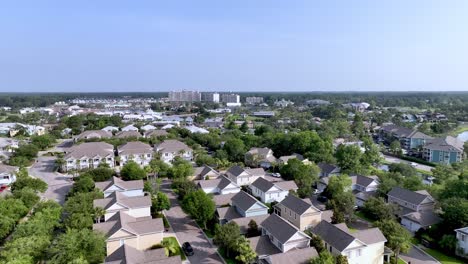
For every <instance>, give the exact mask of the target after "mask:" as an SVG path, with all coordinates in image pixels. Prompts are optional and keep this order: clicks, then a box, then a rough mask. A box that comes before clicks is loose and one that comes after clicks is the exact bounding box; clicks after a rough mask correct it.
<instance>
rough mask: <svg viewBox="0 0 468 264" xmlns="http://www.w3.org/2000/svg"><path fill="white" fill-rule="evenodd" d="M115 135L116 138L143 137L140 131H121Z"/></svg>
mask: <svg viewBox="0 0 468 264" xmlns="http://www.w3.org/2000/svg"><path fill="white" fill-rule="evenodd" d="M115 137H116V138H130V137H136V138H139V137H141V134H140V132H138V131H120V132H118V133H117V134H115Z"/></svg>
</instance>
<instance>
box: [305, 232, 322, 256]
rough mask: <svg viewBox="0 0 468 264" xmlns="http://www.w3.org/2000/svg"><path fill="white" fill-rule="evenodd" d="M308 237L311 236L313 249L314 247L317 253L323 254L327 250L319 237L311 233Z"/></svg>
mask: <svg viewBox="0 0 468 264" xmlns="http://www.w3.org/2000/svg"><path fill="white" fill-rule="evenodd" d="M308 235H309V236H310V246H311V247H314V248H315V249H316V250H317V252H322V251H323V250H326V249H325V245H324V243H323V240H322V239H321V238H320V237H319V236H317V235H314V234H311V233H309V234H308Z"/></svg>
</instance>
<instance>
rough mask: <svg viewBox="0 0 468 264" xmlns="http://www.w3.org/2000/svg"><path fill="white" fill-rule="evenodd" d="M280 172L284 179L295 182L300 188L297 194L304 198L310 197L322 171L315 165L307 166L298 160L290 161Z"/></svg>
mask: <svg viewBox="0 0 468 264" xmlns="http://www.w3.org/2000/svg"><path fill="white" fill-rule="evenodd" d="M280 171H281V175H282V176H283V178H284V179H286V180H294V182H295V183H296V184H297V186H298V187H299V189H298V191H297V193H298V194H299V196H300V197H302V198H304V197H307V196H309V195H310V192H311V189H312V184H313V183H314V182H316V181H317V180H318V174H319V172H320V169H319V168H318V167H317V165H315V164H310V165H306V164H304V163H302V161H300V160H298V159H290V160H288V164H286V165H284V166H283V167H281V170H280Z"/></svg>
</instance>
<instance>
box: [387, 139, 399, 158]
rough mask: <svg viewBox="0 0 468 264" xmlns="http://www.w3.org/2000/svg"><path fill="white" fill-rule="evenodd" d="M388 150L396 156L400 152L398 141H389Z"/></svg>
mask: <svg viewBox="0 0 468 264" xmlns="http://www.w3.org/2000/svg"><path fill="white" fill-rule="evenodd" d="M390 152H392V153H393V154H394V155H398V156H399V155H401V154H402V150H401V144H400V141H398V140H394V141H392V143H390Z"/></svg>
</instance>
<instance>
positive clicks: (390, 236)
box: [375, 220, 411, 259]
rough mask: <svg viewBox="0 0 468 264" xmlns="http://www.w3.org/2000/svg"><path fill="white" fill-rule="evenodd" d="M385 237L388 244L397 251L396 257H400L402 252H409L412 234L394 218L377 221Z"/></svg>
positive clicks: (377, 225) (376, 223)
mask: <svg viewBox="0 0 468 264" xmlns="http://www.w3.org/2000/svg"><path fill="white" fill-rule="evenodd" d="M375 226H376V227H378V228H379V229H380V230H381V231H382V233H383V235H384V236H385V238H386V239H387V246H388V247H389V248H390V249H392V250H393V252H394V253H395V258H396V259H398V258H399V255H400V253H401V252H403V253H405V252H408V251H409V249H410V248H411V234H410V233H409V232H408V231H407V230H406V229H405V228H404V227H403V226H401V225H400V224H399V223H397V222H396V221H394V220H382V221H378V222H375Z"/></svg>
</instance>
